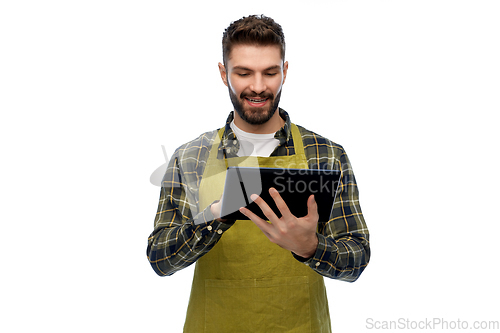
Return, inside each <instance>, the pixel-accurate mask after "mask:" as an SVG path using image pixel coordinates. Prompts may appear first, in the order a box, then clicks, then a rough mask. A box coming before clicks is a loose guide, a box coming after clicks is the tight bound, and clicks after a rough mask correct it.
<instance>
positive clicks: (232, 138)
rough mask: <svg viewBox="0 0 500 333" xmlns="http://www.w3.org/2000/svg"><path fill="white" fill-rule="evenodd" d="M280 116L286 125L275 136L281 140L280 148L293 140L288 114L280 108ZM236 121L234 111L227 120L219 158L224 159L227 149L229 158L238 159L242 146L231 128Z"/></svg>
mask: <svg viewBox="0 0 500 333" xmlns="http://www.w3.org/2000/svg"><path fill="white" fill-rule="evenodd" d="M278 110H279V114H280V116H281V118H283V120H285V125H283V127H281V128H280V129H279V130H278V131H277V132H276V133H275V134H274V138H276V139H278V140H279V146H281V145H283V144H288V142H289V141H290V139H291V134H290V128H291V122H290V117H289V116H288V113H287V112H286V111H285V110H283V109H282V108H278ZM233 119H234V111H231V113H229V116H228V117H227V120H226V126H225V128H224V133H223V134H222V140H221V143H220V145H219V151H218V154H217V155H218V158H223V156H224V148H225V149H226V156H227V157H236V156H237V153H238V151H239V149H240V144H239V142H238V138H237V137H236V135H235V134H234V131H233V129H232V128H231V126H230V125H231V122H232V121H233Z"/></svg>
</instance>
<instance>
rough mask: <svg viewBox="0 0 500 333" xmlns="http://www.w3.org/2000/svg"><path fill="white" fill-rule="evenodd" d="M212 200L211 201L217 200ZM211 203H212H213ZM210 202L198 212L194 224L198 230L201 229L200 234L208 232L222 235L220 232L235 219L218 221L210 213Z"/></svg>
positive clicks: (226, 228)
mask: <svg viewBox="0 0 500 333" xmlns="http://www.w3.org/2000/svg"><path fill="white" fill-rule="evenodd" d="M217 201H218V200H216V201H214V202H213V203H215V202H217ZM213 203H212V204H213ZM212 204H210V205H209V206H208V207H207V208H205V209H204V210H203V212H201V213H200V214H198V215H197V216H196V218H195V219H194V220H193V223H194V225H195V226H197V227H198V228H197V229H198V230H200V231H201V235H202V236H207V235H210V234H213V235H214V236H215V235H222V233H223V232H224V231H226V230H228V229H229V228H230V227H231V226H232V225H233V224H234V222H236V220H225V221H224V222H221V221H218V220H217V219H216V218H215V216H214V215H213V214H212V210H211V209H210V206H211V205H212Z"/></svg>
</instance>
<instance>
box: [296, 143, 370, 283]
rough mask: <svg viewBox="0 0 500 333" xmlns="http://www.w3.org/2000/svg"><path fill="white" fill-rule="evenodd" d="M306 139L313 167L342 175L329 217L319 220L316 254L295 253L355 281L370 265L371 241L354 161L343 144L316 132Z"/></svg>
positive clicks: (324, 271) (323, 269)
mask: <svg viewBox="0 0 500 333" xmlns="http://www.w3.org/2000/svg"><path fill="white" fill-rule="evenodd" d="M308 136H309V137H308ZM303 140H304V142H305V143H307V146H306V144H305V147H306V153H307V149H309V152H310V154H309V156H314V157H311V158H310V160H309V164H310V166H311V165H313V166H314V168H326V167H328V168H332V169H333V170H340V171H341V172H342V174H341V179H340V183H339V187H338V189H337V194H336V197H335V202H334V204H333V207H332V213H331V215H330V219H329V220H328V221H326V222H325V221H319V222H318V231H317V236H318V247H317V249H316V253H315V254H314V255H313V257H311V258H309V259H305V258H301V257H299V256H297V255H295V254H294V253H292V254H293V256H294V257H295V258H296V259H297V260H299V261H301V262H303V263H305V264H306V265H308V266H310V267H311V268H312V269H314V270H315V271H317V272H318V273H319V274H321V275H323V276H326V277H329V278H332V279H339V280H344V281H348V282H354V281H356V280H357V279H358V278H359V276H360V275H361V273H362V272H363V270H364V269H365V267H366V266H367V265H368V262H369V260H370V243H369V232H368V228H367V226H366V223H365V220H364V217H363V213H362V211H361V207H360V204H359V193H358V186H357V183H356V179H355V177H354V173H353V171H352V167H351V163H350V161H349V158H348V157H347V154H346V153H345V151H344V149H343V147H342V146H340V145H337V144H335V143H332V142H331V141H329V140H327V139H324V138H321V137H319V136H316V135H315V134H314V133H312V134H305V135H304V136H303ZM312 150H315V153H312V152H311V151H312ZM306 155H307V154H306ZM314 159H316V161H314Z"/></svg>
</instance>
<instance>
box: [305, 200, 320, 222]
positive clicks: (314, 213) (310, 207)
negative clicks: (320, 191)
mask: <svg viewBox="0 0 500 333" xmlns="http://www.w3.org/2000/svg"><path fill="white" fill-rule="evenodd" d="M307 216H309V217H311V218H312V219H314V220H315V221H316V222H318V220H319V213H318V204H317V203H316V200H315V199H314V194H311V195H310V196H309V199H307Z"/></svg>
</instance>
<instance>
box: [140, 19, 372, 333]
mask: <svg viewBox="0 0 500 333" xmlns="http://www.w3.org/2000/svg"><path fill="white" fill-rule="evenodd" d="M222 44H223V64H221V63H219V70H220V74H221V78H222V81H223V83H224V84H225V85H226V86H227V87H228V90H229V96H230V98H231V102H232V104H233V106H234V112H231V113H230V115H229V117H228V118H227V121H226V125H225V127H223V128H221V129H219V130H215V131H211V132H207V133H204V134H202V135H201V136H199V137H198V138H197V139H195V140H193V141H191V142H188V143H186V144H184V145H183V146H181V147H179V148H178V149H177V150H176V152H175V154H174V156H173V157H172V159H171V160H170V163H169V166H168V169H167V172H166V174H165V176H164V178H163V184H162V189H161V195H160V202H159V205H158V212H157V216H156V220H155V229H154V231H153V233H152V234H151V236H150V237H149V239H148V249H147V253H148V258H149V261H150V263H151V265H152V267H153V269H154V270H155V272H156V273H157V274H159V275H161V276H165V275H172V274H173V273H175V272H176V271H178V270H180V269H183V268H185V267H187V266H189V265H190V264H192V263H194V262H196V267H195V273H194V278H193V285H192V289H191V296H190V300H189V306H188V310H187V315H186V322H185V325H184V331H185V332H243V331H244V332H301V333H302V332H330V331H331V328H330V327H331V325H330V316H329V310H328V302H327V299H326V290H325V286H324V282H323V276H326V277H329V278H333V279H340V280H345V281H351V282H352V281H355V280H356V279H357V278H358V277H359V276H360V274H361V272H362V271H363V270H364V268H365V267H366V265H367V264H368V261H369V258H370V248H369V240H368V237H369V234H368V229H367V227H366V224H365V222H364V219H363V215H362V213H361V209H360V206H359V201H358V191H357V187H356V182H355V179H354V174H353V172H352V169H351V166H350V163H349V160H348V158H347V155H346V153H345V152H344V150H343V148H342V147H341V146H340V145H337V144H335V143H333V142H331V141H330V140H328V139H326V138H324V137H322V136H320V135H318V134H316V133H314V132H311V131H309V130H307V129H305V128H303V127H300V126H297V125H295V124H293V123H291V122H290V118H289V116H288V114H287V113H286V112H285V111H284V110H283V109H281V108H279V107H278V103H279V100H280V96H281V89H282V87H283V84H284V82H285V79H286V75H287V71H288V62H285V61H284V59H285V41H284V35H283V32H282V29H281V26H280V25H278V24H277V23H276V22H274V21H273V20H272V19H271V18H268V17H265V16H249V17H244V18H242V19H240V20H238V21H235V22H233V23H232V24H231V25H230V26H229V27H228V28H227V29H226V31H225V32H224V35H223V40H222ZM318 116H319V115H318ZM252 161H253V162H252ZM254 162H256V163H258V165H259V166H261V167H291V166H294V167H297V166H300V168H310V169H333V170H340V171H341V172H342V177H341V183H340V185H339V189H338V192H337V196H336V199H335V203H334V206H333V209H332V213H331V217H330V219H329V220H328V221H318V212H317V206H316V203H315V200H314V196H310V197H309V199H308V200H307V203H304V204H307V207H308V214H307V215H306V216H299V217H296V216H293V215H292V214H291V213H290V211H289V209H288V206H287V203H286V202H284V201H283V199H282V198H281V197H280V195H279V194H278V192H277V191H276V190H274V189H271V190H270V195H271V196H272V198H273V199H274V201H275V202H276V205H277V207H278V208H279V209H280V211H281V213H282V217H281V218H277V217H276V215H275V214H274V213H273V212H272V210H271V209H270V208H269V206H268V203H266V202H264V201H263V200H262V198H260V197H258V196H252V200H254V201H255V202H256V203H257V204H258V206H259V207H260V209H261V210H262V211H263V213H264V214H265V216H266V217H267V218H268V221H264V220H262V219H261V218H259V217H258V216H256V215H255V214H254V213H252V212H250V211H249V210H247V209H245V208H241V209H240V211H241V212H242V213H243V214H245V215H246V216H247V217H248V218H250V220H239V221H231V220H221V218H220V205H221V203H220V201H219V199H220V197H221V194H222V190H223V186H224V179H225V170H226V167H227V165H240V166H242V165H243V166H245V165H248V164H249V163H250V164H251V163H254Z"/></svg>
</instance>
